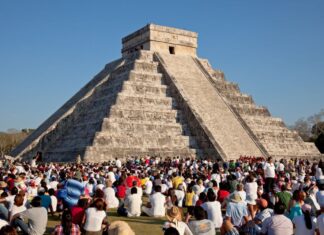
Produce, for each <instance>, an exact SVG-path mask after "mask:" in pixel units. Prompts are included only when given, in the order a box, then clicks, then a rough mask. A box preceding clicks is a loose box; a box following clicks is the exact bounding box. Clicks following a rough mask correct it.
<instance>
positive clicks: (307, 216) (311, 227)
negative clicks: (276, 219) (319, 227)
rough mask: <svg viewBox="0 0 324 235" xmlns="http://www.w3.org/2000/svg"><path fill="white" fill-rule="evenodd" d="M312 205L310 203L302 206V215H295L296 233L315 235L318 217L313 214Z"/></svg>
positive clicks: (298, 234) (299, 234)
mask: <svg viewBox="0 0 324 235" xmlns="http://www.w3.org/2000/svg"><path fill="white" fill-rule="evenodd" d="M311 210H312V207H311V205H309V204H304V205H303V206H302V212H303V214H302V215H299V216H296V217H294V219H293V220H292V222H293V223H294V226H295V228H296V229H295V235H313V234H315V229H316V218H315V217H312V216H311Z"/></svg>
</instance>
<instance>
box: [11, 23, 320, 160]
mask: <svg viewBox="0 0 324 235" xmlns="http://www.w3.org/2000/svg"><path fill="white" fill-rule="evenodd" d="M122 44H123V47H122V58H120V59H118V60H115V61H113V62H111V63H109V64H107V65H106V66H105V67H104V69H103V70H102V71H101V72H100V73H99V74H97V75H96V76H95V77H94V78H93V79H92V80H91V81H90V82H89V83H88V84H86V85H85V86H84V87H83V88H82V89H81V90H80V91H79V92H78V93H76V94H75V95H74V96H73V97H72V98H71V99H70V100H68V101H67V102H66V103H65V104H64V105H63V106H62V107H61V108H60V109H59V110H57V111H56V112H55V113H54V114H53V115H52V116H50V117H49V118H48V119H47V120H46V121H45V122H44V123H43V124H42V125H40V126H39V127H38V128H37V129H36V130H35V131H34V132H33V133H32V134H31V135H30V136H29V137H28V138H27V139H26V140H25V141H24V142H23V143H21V144H20V145H19V146H18V147H17V148H16V149H15V150H14V151H13V152H12V155H13V156H15V157H18V158H22V159H29V158H31V157H32V156H34V155H35V153H36V152H37V151H41V152H43V160H45V161H55V162H65V161H75V160H76V157H77V156H78V155H80V156H81V159H82V160H83V161H106V160H109V159H112V158H116V157H117V158H126V157H129V156H138V157H141V156H147V155H150V156H159V157H174V156H181V157H202V158H213V159H216V158H219V159H223V160H229V159H236V158H239V157H240V156H264V157H268V156H273V157H276V158H288V157H289V158H290V157H299V158H301V157H303V158H305V157H308V158H312V157H318V156H320V153H319V151H318V150H317V148H316V147H315V145H314V144H312V143H305V142H303V140H302V139H301V137H300V136H299V135H298V134H297V133H296V132H294V131H291V130H288V129H287V127H286V126H285V124H284V123H283V121H282V119H280V118H275V117H272V116H271V114H270V112H269V111H268V109H267V108H265V107H263V106H258V105H256V104H255V103H254V102H253V99H252V97H251V96H249V95H247V94H244V93H242V92H241V91H240V90H239V87H238V85H237V84H235V83H232V82H229V81H227V80H225V78H224V74H223V72H221V71H220V70H215V69H213V68H212V67H211V65H210V64H209V62H208V60H206V59H201V58H198V57H197V54H196V49H197V33H195V32H190V31H186V30H181V29H176V28H170V27H165V26H159V25H154V24H148V25H146V26H145V27H143V28H141V29H139V30H137V31H136V32H134V33H132V34H130V35H128V36H126V37H124V38H123V39H122Z"/></svg>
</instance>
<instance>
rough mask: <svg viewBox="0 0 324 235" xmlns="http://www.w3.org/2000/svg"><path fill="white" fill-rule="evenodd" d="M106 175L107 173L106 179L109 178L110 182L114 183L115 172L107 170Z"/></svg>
mask: <svg viewBox="0 0 324 235" xmlns="http://www.w3.org/2000/svg"><path fill="white" fill-rule="evenodd" d="M107 175H108V179H109V180H111V182H112V183H115V181H116V177H115V173H114V172H112V171H109V172H108V173H107Z"/></svg>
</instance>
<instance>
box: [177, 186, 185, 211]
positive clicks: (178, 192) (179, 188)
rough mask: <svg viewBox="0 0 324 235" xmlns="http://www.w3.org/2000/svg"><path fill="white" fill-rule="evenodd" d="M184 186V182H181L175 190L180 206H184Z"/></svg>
mask: <svg viewBox="0 0 324 235" xmlns="http://www.w3.org/2000/svg"><path fill="white" fill-rule="evenodd" d="M182 189H183V186H182V184H179V186H178V189H176V190H174V195H175V196H176V197H177V201H178V207H182V205H183V199H184V197H185V193H184V191H182Z"/></svg>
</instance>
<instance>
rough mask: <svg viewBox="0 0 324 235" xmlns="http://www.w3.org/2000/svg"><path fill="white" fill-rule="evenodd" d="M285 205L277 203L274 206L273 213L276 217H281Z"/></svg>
mask: <svg viewBox="0 0 324 235" xmlns="http://www.w3.org/2000/svg"><path fill="white" fill-rule="evenodd" d="M285 209H286V207H285V205H284V204H283V203H277V204H276V205H275V206H274V213H275V214H277V215H283V214H284V213H285Z"/></svg>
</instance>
